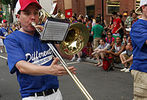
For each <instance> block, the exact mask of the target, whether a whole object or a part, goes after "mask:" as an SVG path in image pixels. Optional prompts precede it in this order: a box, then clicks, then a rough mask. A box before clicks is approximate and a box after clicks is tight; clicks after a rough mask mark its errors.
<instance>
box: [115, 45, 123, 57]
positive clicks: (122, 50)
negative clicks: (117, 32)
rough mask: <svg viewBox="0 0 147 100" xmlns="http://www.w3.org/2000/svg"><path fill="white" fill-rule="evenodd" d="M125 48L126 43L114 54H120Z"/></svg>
mask: <svg viewBox="0 0 147 100" xmlns="http://www.w3.org/2000/svg"><path fill="white" fill-rule="evenodd" d="M124 49H125V45H122V46H121V49H120V50H119V51H118V52H117V53H115V54H114V55H115V56H119V55H120V54H121V53H122V52H123V50H124Z"/></svg>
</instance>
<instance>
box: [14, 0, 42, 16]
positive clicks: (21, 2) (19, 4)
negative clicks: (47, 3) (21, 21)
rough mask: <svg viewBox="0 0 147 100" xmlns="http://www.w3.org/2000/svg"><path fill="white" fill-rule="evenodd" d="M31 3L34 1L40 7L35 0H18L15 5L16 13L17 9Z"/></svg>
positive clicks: (22, 8)
mask: <svg viewBox="0 0 147 100" xmlns="http://www.w3.org/2000/svg"><path fill="white" fill-rule="evenodd" d="M31 3H35V4H36V5H37V7H38V8H39V9H41V8H42V7H41V5H40V4H39V3H38V1H37V0H18V1H17V3H16V7H15V12H16V14H17V13H18V11H20V10H24V9H25V8H26V7H27V6H28V5H30V4H31Z"/></svg>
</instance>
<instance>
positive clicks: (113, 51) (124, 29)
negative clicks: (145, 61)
mask: <svg viewBox="0 0 147 100" xmlns="http://www.w3.org/2000/svg"><path fill="white" fill-rule="evenodd" d="M138 18H139V16H138V15H137V14H136V13H135V11H133V10H132V11H131V12H130V14H129V15H128V16H127V17H126V19H124V18H123V15H121V14H119V13H117V12H113V13H112V16H110V19H109V22H106V20H105V19H103V18H102V16H101V15H100V14H99V15H97V17H96V18H92V17H88V16H85V17H84V16H83V15H79V16H77V15H76V14H75V13H74V14H73V16H72V17H71V18H69V21H70V23H83V24H85V26H86V27H87V29H88V31H89V41H88V43H87V45H86V46H85V47H84V48H83V49H82V51H80V52H78V53H77V54H75V55H74V56H73V58H72V59H71V61H74V60H77V61H78V62H80V61H81V58H82V57H89V58H90V59H95V60H97V64H95V65H96V66H99V67H100V66H103V64H104V62H103V60H104V59H106V58H110V59H111V60H112V62H111V63H112V64H111V65H114V64H113V63H122V64H123V65H124V69H121V71H125V72H129V67H130V66H131V64H132V60H133V55H132V43H131V38H130V35H129V34H130V31H131V26H132V25H133V23H134V22H136V21H137V19H138ZM102 19H103V20H102ZM7 25H8V23H7V20H3V21H2V24H1V26H0V27H1V28H0V52H3V51H2V50H3V48H4V45H3V39H4V38H5V37H6V36H7V35H9V34H10V33H12V32H13V31H15V30H19V29H20V24H19V23H18V22H17V23H13V24H11V25H10V27H8V26H7ZM110 59H108V60H110Z"/></svg>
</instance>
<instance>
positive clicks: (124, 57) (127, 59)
mask: <svg viewBox="0 0 147 100" xmlns="http://www.w3.org/2000/svg"><path fill="white" fill-rule="evenodd" d="M132 51H133V48H132V44H131V43H130V42H129V43H128V44H127V45H126V50H125V51H124V52H122V53H121V54H120V60H121V62H122V64H123V65H124V67H125V68H124V69H121V70H120V71H125V72H129V69H130V66H131V65H132V63H133V62H132V61H133V55H132ZM128 64H129V66H128Z"/></svg>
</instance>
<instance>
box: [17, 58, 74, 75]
mask: <svg viewBox="0 0 147 100" xmlns="http://www.w3.org/2000/svg"><path fill="white" fill-rule="evenodd" d="M57 62H58V58H55V59H54V60H53V62H52V64H51V65H50V66H39V65H35V64H32V63H29V62H26V61H24V60H21V61H19V62H17V63H16V65H15V66H16V68H17V69H18V70H19V72H20V73H22V74H29V75H48V74H50V75H55V76H62V75H65V74H68V73H67V71H66V70H65V69H64V67H63V66H60V65H58V64H57ZM68 69H69V70H70V71H71V72H72V73H74V74H75V71H76V69H75V68H74V67H73V66H72V67H68Z"/></svg>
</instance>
